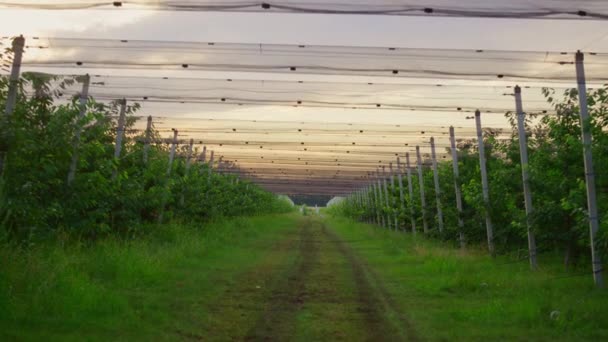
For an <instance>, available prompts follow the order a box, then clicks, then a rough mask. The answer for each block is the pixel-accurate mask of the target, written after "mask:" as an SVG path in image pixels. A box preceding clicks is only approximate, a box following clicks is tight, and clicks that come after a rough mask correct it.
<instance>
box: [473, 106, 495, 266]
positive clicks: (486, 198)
mask: <svg viewBox="0 0 608 342" xmlns="http://www.w3.org/2000/svg"><path fill="white" fill-rule="evenodd" d="M475 125H476V127H477V143H478V146H479V168H480V170H481V189H482V191H483V203H484V207H485V212H486V213H485V214H486V232H487V236H488V250H489V251H490V254H492V255H494V254H495V253H494V232H493V229H492V217H491V216H490V190H489V187H488V174H487V170H486V153H485V146H484V142H483V132H482V130H481V113H480V112H479V110H477V111H476V112H475Z"/></svg>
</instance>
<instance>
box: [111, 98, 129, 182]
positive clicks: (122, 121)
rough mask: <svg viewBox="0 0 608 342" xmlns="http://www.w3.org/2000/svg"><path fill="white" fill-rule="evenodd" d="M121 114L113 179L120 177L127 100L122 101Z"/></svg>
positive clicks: (117, 132)
mask: <svg viewBox="0 0 608 342" xmlns="http://www.w3.org/2000/svg"><path fill="white" fill-rule="evenodd" d="M119 103H120V114H119V116H118V126H117V127H116V145H115V146H114V161H115V163H116V165H115V168H114V171H113V172H112V179H116V176H118V164H119V161H120V152H121V151H122V139H123V138H124V136H125V120H126V118H125V115H126V111H127V100H126V99H122V100H120V102H119Z"/></svg>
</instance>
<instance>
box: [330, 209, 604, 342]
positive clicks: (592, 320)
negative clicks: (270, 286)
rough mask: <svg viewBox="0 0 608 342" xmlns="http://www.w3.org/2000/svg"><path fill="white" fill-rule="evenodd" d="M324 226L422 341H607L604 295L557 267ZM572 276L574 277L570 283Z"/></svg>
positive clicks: (370, 230)
mask: <svg viewBox="0 0 608 342" xmlns="http://www.w3.org/2000/svg"><path fill="white" fill-rule="evenodd" d="M327 223H328V225H329V226H330V227H331V229H332V230H334V231H335V232H337V233H338V234H339V235H340V236H341V238H342V239H344V240H347V241H351V245H352V247H353V249H354V250H355V251H357V253H358V254H359V255H360V256H361V257H362V259H363V260H365V261H366V262H367V263H368V264H369V266H370V267H371V269H374V270H375V271H376V272H377V273H378V274H379V276H380V277H381V278H383V279H384V280H385V282H386V285H387V288H388V291H389V292H390V293H391V294H392V296H394V298H396V299H397V300H398V301H399V304H400V305H401V306H403V308H404V309H405V312H407V313H408V316H409V319H410V320H411V321H412V323H413V325H414V326H415V328H416V330H417V331H418V333H419V335H420V336H422V337H423V338H424V339H425V340H427V339H428V340H438V341H441V340H445V341H448V340H449V341H454V340H459V341H471V340H492V341H497V340H522V341H523V340H534V341H545V340H546V341H554V340H560V341H561V340H564V341H575V340H576V341H580V340H596V341H599V340H608V291H605V290H596V289H594V287H593V282H592V279H591V275H590V274H589V275H587V276H575V274H566V273H564V272H563V271H560V265H559V263H558V262H557V261H556V260H541V265H549V266H542V267H541V269H540V270H539V271H537V272H531V271H530V270H529V267H528V264H527V262H526V261H525V260H524V261H523V262H512V260H509V259H506V258H497V259H492V258H490V257H488V256H486V255H485V253H484V252H482V251H468V252H461V251H459V250H457V249H454V248H450V247H446V246H442V245H440V244H438V243H436V242H433V241H428V240H425V239H423V238H422V237H418V238H417V239H416V238H413V237H412V236H411V235H409V234H403V233H395V232H388V231H385V230H382V229H378V228H374V227H372V226H369V225H365V224H359V223H354V222H353V221H351V220H347V219H342V218H329V219H328V220H327ZM573 275H574V276H573Z"/></svg>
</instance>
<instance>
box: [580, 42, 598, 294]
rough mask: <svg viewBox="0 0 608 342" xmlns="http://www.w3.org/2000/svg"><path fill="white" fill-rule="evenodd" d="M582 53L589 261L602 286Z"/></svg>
mask: <svg viewBox="0 0 608 342" xmlns="http://www.w3.org/2000/svg"><path fill="white" fill-rule="evenodd" d="M584 59H585V57H584V55H583V53H582V52H580V51H578V52H577V53H576V80H577V83H578V100H579V107H580V117H581V135H582V139H583V154H584V157H585V183H586V184H587V210H588V212H589V238H590V240H591V262H592V269H593V280H594V281H595V285H596V286H597V287H603V286H604V281H603V278H602V262H601V260H600V254H599V251H598V250H597V248H596V245H595V243H596V239H597V233H598V230H599V221H598V213H597V199H596V194H595V173H594V168H593V153H592V145H591V142H592V140H591V139H592V138H591V118H590V117H589V112H588V108H587V85H586V80H585V66H584Z"/></svg>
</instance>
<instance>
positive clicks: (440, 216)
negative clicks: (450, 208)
mask: <svg viewBox="0 0 608 342" xmlns="http://www.w3.org/2000/svg"><path fill="white" fill-rule="evenodd" d="M431 158H432V159H433V180H434V181H435V199H436V200H437V224H438V225H439V233H443V211H442V209H441V188H440V187H439V170H437V154H436V153H435V138H433V137H431Z"/></svg>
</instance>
